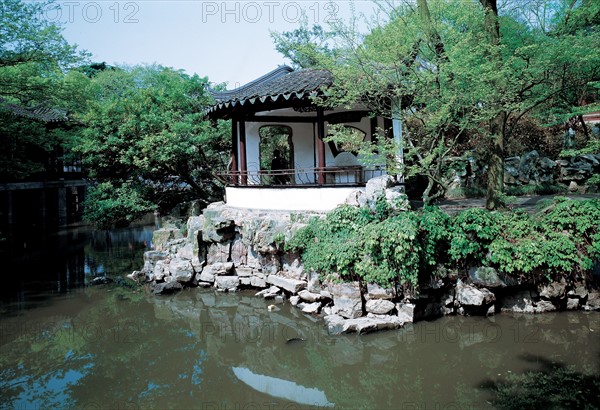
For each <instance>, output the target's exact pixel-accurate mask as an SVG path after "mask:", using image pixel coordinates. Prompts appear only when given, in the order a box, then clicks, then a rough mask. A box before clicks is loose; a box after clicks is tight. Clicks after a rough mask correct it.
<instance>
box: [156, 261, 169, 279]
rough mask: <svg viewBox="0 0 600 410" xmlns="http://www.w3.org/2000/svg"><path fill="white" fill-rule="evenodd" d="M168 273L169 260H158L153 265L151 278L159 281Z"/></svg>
mask: <svg viewBox="0 0 600 410" xmlns="http://www.w3.org/2000/svg"><path fill="white" fill-rule="evenodd" d="M168 274H169V260H168V259H165V260H160V261H158V262H156V265H154V271H153V272H152V279H153V280H156V281H161V280H163V279H164V277H165V276H167V275H168Z"/></svg>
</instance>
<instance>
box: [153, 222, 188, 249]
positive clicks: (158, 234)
mask: <svg viewBox="0 0 600 410" xmlns="http://www.w3.org/2000/svg"><path fill="white" fill-rule="evenodd" d="M180 238H183V234H182V233H181V231H180V230H179V229H177V228H162V229H158V230H156V231H154V232H153V233H152V243H153V244H154V249H156V250H157V251H163V250H166V245H167V243H168V242H169V241H171V240H173V239H180Z"/></svg>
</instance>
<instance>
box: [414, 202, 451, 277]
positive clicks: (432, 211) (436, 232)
mask: <svg viewBox="0 0 600 410" xmlns="http://www.w3.org/2000/svg"><path fill="white" fill-rule="evenodd" d="M450 223H451V220H450V216H449V215H448V214H447V213H445V212H444V211H442V210H441V209H440V208H439V207H436V206H426V207H424V208H423V211H422V212H421V218H420V220H419V241H420V242H421V262H422V264H423V265H425V266H421V268H422V269H423V268H425V267H431V266H435V265H437V264H444V263H447V261H448V251H449V249H450V236H451V234H450V231H449V228H450Z"/></svg>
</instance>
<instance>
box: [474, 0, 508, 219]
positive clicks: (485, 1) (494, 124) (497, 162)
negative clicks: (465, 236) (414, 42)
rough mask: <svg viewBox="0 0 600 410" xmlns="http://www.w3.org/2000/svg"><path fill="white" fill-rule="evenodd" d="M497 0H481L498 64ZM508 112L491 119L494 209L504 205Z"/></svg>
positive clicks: (490, 202)
mask: <svg viewBox="0 0 600 410" xmlns="http://www.w3.org/2000/svg"><path fill="white" fill-rule="evenodd" d="M496 1H497V0H480V2H481V5H482V6H483V9H484V19H485V21H484V23H485V30H486V32H487V34H488V38H489V42H490V45H491V50H492V55H491V58H492V59H494V60H495V61H496V63H497V64H498V66H500V65H501V64H502V56H501V55H500V53H499V51H498V46H499V45H500V25H499V23H498V5H497V2H496ZM505 120H506V112H505V111H503V110H499V111H498V113H497V114H496V115H495V116H494V117H493V118H492V119H490V120H489V131H490V138H491V140H492V148H491V152H490V163H489V165H488V181H487V192H486V198H485V206H486V208H487V209H489V210H494V209H497V208H501V207H503V206H504V203H503V201H502V188H503V185H504V131H505V126H504V124H505Z"/></svg>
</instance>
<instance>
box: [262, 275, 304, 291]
mask: <svg viewBox="0 0 600 410" xmlns="http://www.w3.org/2000/svg"><path fill="white" fill-rule="evenodd" d="M267 283H270V284H272V285H275V286H278V287H280V288H282V289H285V290H287V291H288V292H290V293H293V294H296V293H298V291H300V290H302V289H304V288H305V287H306V282H305V281H303V280H298V279H292V278H286V277H284V276H277V275H269V276H267Z"/></svg>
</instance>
